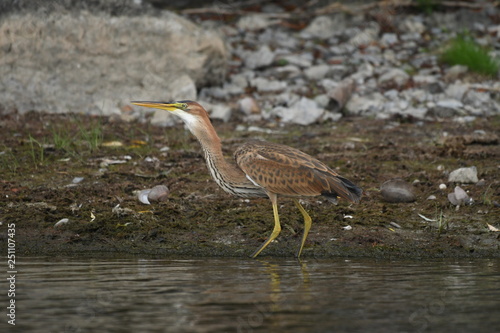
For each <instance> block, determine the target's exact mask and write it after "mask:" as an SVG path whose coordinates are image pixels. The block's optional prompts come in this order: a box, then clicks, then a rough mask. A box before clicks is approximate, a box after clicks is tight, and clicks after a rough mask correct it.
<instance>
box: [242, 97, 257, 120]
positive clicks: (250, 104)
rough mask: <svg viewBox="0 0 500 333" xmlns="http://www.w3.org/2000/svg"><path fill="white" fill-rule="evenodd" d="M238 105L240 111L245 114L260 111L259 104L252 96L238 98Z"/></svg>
mask: <svg viewBox="0 0 500 333" xmlns="http://www.w3.org/2000/svg"><path fill="white" fill-rule="evenodd" d="M238 106H239V109H240V111H241V112H243V113H244V114H246V115H247V116H248V115H251V114H256V113H260V107H259V104H257V101H256V100H255V99H254V98H253V97H245V98H243V99H240V100H239V102H238Z"/></svg>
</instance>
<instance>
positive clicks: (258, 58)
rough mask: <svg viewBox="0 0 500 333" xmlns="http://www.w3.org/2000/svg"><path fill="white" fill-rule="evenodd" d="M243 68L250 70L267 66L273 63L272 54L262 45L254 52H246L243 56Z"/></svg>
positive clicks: (267, 47)
mask: <svg viewBox="0 0 500 333" xmlns="http://www.w3.org/2000/svg"><path fill="white" fill-rule="evenodd" d="M244 57H245V66H246V67H248V68H251V69H256V68H260V67H265V66H269V65H271V64H272V63H273V60H274V53H273V52H272V51H271V49H270V48H269V46H267V45H263V46H261V48H260V49H259V50H257V51H255V52H247V53H245V54H244Z"/></svg>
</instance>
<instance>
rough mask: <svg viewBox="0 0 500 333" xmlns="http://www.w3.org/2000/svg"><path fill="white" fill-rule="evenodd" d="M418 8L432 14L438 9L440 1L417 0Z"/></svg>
mask: <svg viewBox="0 0 500 333" xmlns="http://www.w3.org/2000/svg"><path fill="white" fill-rule="evenodd" d="M415 2H416V3H417V8H418V9H419V10H420V11H422V12H424V13H425V14H427V15H430V14H432V13H433V12H434V9H436V7H437V5H438V2H437V1H435V0H416V1H415Z"/></svg>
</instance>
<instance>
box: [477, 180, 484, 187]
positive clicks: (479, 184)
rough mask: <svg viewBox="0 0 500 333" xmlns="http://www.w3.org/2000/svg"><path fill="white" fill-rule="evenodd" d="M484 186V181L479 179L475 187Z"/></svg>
mask: <svg viewBox="0 0 500 333" xmlns="http://www.w3.org/2000/svg"><path fill="white" fill-rule="evenodd" d="M484 185H486V181H485V180H484V179H480V180H479V181H478V182H477V183H476V186H484Z"/></svg>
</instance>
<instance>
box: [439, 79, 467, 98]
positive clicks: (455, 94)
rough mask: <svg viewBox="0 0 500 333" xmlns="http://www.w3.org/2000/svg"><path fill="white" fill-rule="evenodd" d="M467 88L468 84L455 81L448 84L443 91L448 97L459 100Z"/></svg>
mask: <svg viewBox="0 0 500 333" xmlns="http://www.w3.org/2000/svg"><path fill="white" fill-rule="evenodd" d="M468 89H469V85H467V84H462V83H458V82H456V83H453V84H450V85H449V86H448V87H447V88H446V90H445V92H444V93H445V95H446V96H448V97H449V98H453V99H454V100H458V101H461V100H462V98H463V96H464V94H465V92H466V91H467V90H468Z"/></svg>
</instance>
